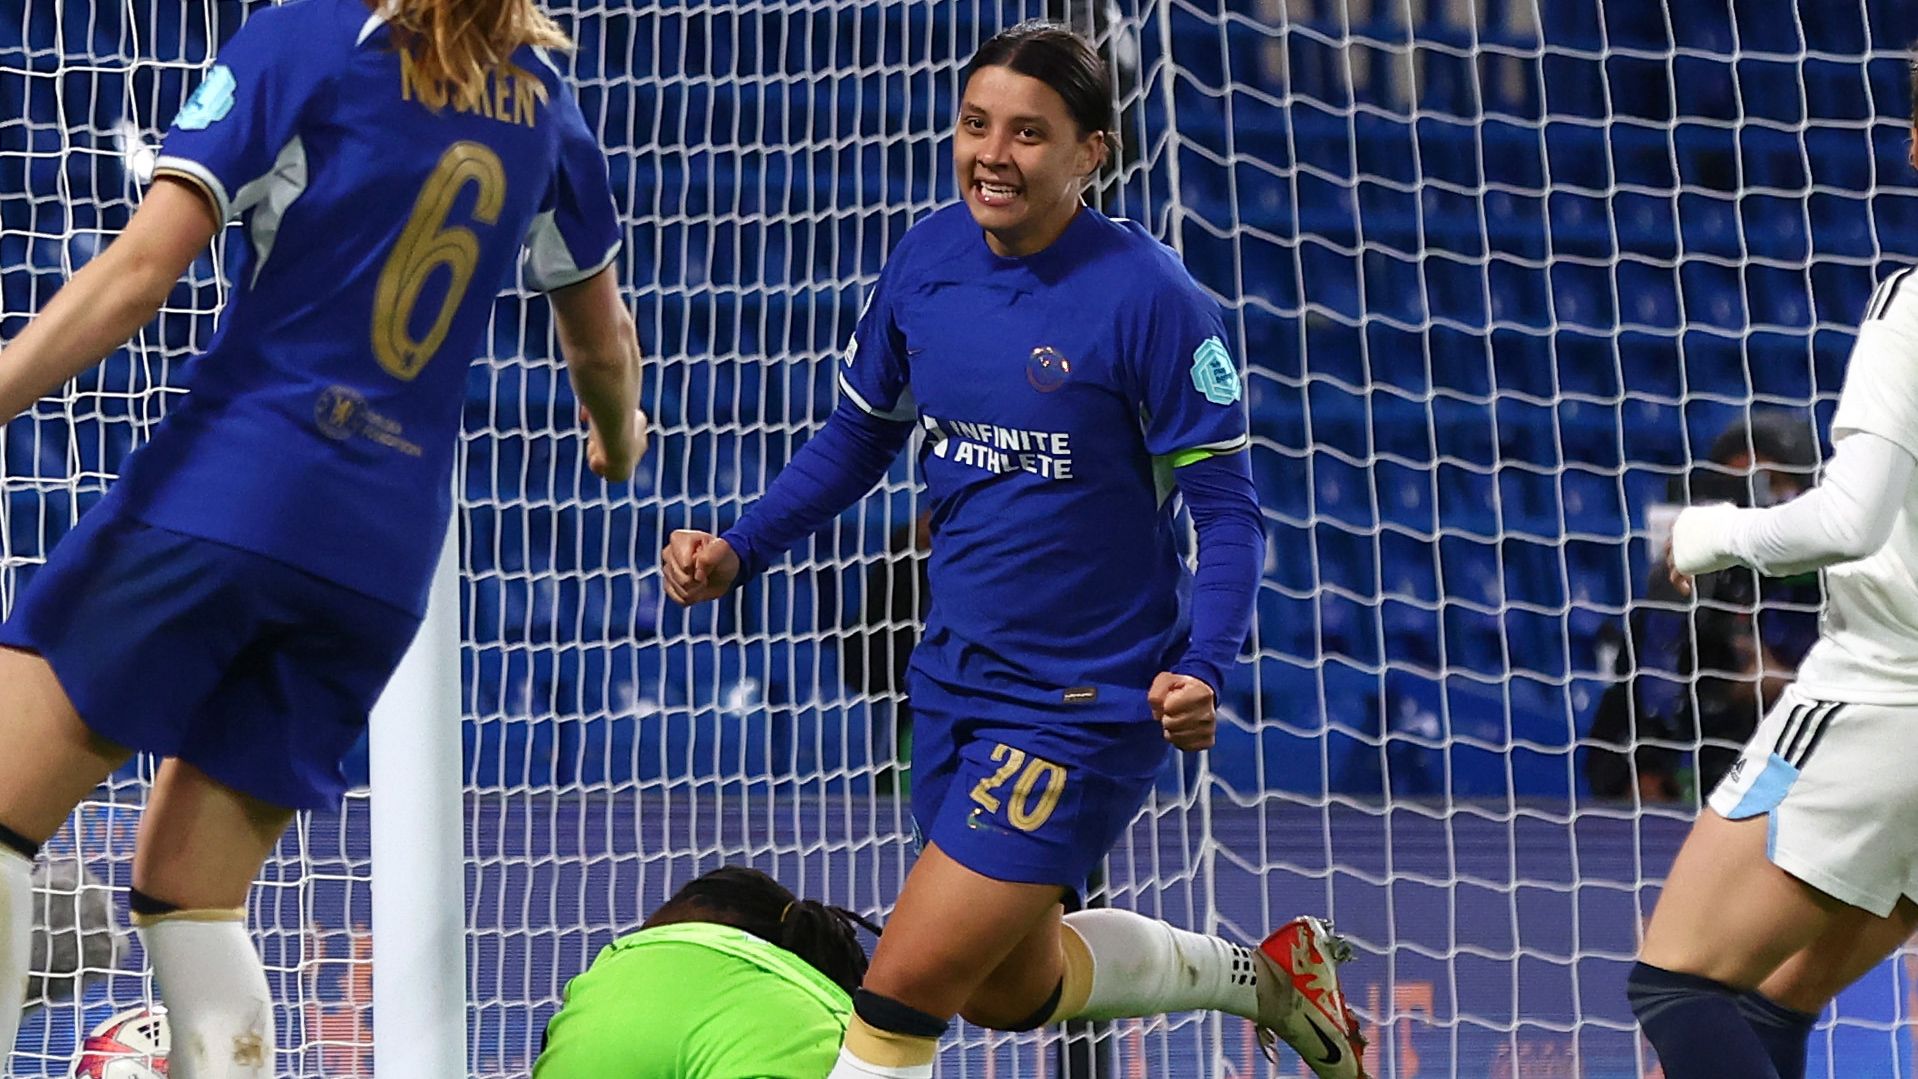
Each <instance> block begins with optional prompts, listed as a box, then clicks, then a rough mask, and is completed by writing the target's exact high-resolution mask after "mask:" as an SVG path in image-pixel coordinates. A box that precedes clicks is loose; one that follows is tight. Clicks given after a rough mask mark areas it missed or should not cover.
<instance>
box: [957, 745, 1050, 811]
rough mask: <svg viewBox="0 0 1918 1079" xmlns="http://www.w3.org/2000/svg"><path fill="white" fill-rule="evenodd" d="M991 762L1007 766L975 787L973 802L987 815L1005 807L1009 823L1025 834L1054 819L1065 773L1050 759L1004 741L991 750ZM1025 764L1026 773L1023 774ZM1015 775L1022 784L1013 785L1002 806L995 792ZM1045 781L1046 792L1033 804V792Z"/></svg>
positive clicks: (1000, 768)
mask: <svg viewBox="0 0 1918 1079" xmlns="http://www.w3.org/2000/svg"><path fill="white" fill-rule="evenodd" d="M992 759H993V760H995V761H1003V762H1004V763H1003V764H1001V765H999V768H998V770H997V771H995V772H993V773H992V774H991V775H989V776H986V777H985V778H983V779H981V780H980V781H979V782H978V783H977V784H976V785H975V786H974V787H973V788H972V800H973V801H974V802H976V803H978V805H979V807H980V808H982V809H984V810H985V811H986V812H988V813H997V812H999V810H1000V807H1001V806H1002V805H1003V806H1004V808H1005V811H1006V822H1007V823H1009V824H1011V825H1012V826H1013V827H1014V828H1017V829H1019V830H1020V831H1022V832H1035V831H1038V830H1039V829H1040V828H1041V827H1043V826H1044V825H1045V823H1046V821H1048V820H1050V819H1051V817H1052V811H1053V810H1055V809H1057V808H1059V796H1060V795H1062V794H1064V793H1065V789H1066V770H1065V769H1064V768H1062V767H1060V766H1059V765H1056V764H1054V763H1052V762H1051V761H1048V760H1041V759H1039V758H1038V757H1031V758H1028V757H1027V755H1026V751H1025V750H1023V749H1014V748H1013V747H1011V746H1009V745H1006V744H1004V743H1003V742H1002V743H1000V744H998V745H995V746H993V747H992ZM1022 765H1023V766H1024V768H1025V770H1024V771H1023V772H1021V771H1020V766H1022ZM1014 772H1019V781H1018V782H1017V783H1014V784H1013V785H1012V794H1011V796H1010V799H1009V800H1008V801H1007V802H1003V803H1002V802H1001V800H1000V797H999V795H998V794H996V793H994V792H995V791H997V790H998V789H999V788H1001V787H1003V786H1005V785H1006V781H1007V780H1009V779H1011V778H1012V774H1013V773H1014ZM1042 782H1043V783H1044V784H1045V790H1043V791H1040V792H1039V804H1038V805H1034V804H1033V803H1032V796H1033V792H1034V791H1035V789H1036V788H1038V787H1039V785H1040V784H1041V783H1042Z"/></svg>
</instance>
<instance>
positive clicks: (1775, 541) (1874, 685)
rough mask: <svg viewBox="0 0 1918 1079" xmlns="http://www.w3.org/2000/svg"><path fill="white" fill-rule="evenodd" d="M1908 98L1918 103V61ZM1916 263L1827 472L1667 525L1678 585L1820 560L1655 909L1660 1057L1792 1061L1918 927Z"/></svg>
mask: <svg viewBox="0 0 1918 1079" xmlns="http://www.w3.org/2000/svg"><path fill="white" fill-rule="evenodd" d="M1912 98H1913V101H1912V105H1913V115H1914V116H1918V69H1914V72H1913V76H1912ZM1913 135H1914V138H1918V129H1914V132H1913ZM1912 163H1913V165H1914V167H1918V151H1915V152H1914V155H1913V162H1912ZM1915 273H1918V272H1915V271H1913V270H1910V269H1904V270H1900V271H1898V272H1897V273H1894V274H1893V275H1891V276H1890V277H1889V278H1887V279H1886V280H1885V282H1884V283H1883V284H1882V285H1880V286H1879V288H1878V291H1877V293H1876V294H1875V295H1874V296H1873V297H1872V301H1871V306H1870V307H1868V308H1867V309H1866V311H1865V321H1864V324H1863V325H1862V326H1860V327H1859V331H1858V342H1857V344H1856V346H1855V347H1854V348H1853V350H1852V354H1851V366H1850V368H1849V369H1848V370H1847V371H1846V374H1845V388H1844V390H1843V392H1842V393H1841V394H1840V395H1839V398H1838V410H1837V412H1835V413H1834V414H1833V415H1832V419H1831V436H1832V441H1833V445H1834V447H1835V452H1834V453H1833V455H1832V458H1831V461H1830V463H1829V464H1828V465H1826V467H1825V474H1824V476H1823V478H1822V479H1821V480H1820V481H1819V484H1818V486H1817V487H1815V488H1813V489H1812V490H1811V491H1809V492H1807V493H1806V494H1803V495H1800V496H1799V497H1798V498H1796V499H1794V500H1793V501H1791V502H1787V503H1785V504H1784V505H1782V506H1774V507H1771V508H1768V509H1738V508H1735V507H1733V506H1730V505H1711V506H1696V507H1693V508H1691V509H1688V510H1686V511H1684V512H1683V513H1681V514H1679V516H1678V520H1677V521H1676V522H1675V523H1674V525H1673V528H1672V547H1671V565H1672V578H1673V581H1674V582H1675V583H1677V584H1678V585H1679V587H1680V589H1681V590H1683V591H1686V592H1689V591H1690V577H1692V576H1695V575H1697V574H1700V573H1709V572H1711V571H1714V570H1719V569H1724V568H1725V567H1727V566H1734V565H1745V566H1751V567H1752V568H1754V569H1756V570H1758V571H1759V572H1760V573H1762V574H1764V575H1765V576H1767V577H1784V576H1790V575H1792V574H1795V573H1803V572H1805V571H1807V570H1812V569H1823V570H1824V571H1825V612H1824V635H1823V636H1822V637H1820V638H1819V640H1818V643H1817V644H1815V645H1813V646H1812V649H1811V651H1810V652H1809V653H1808V654H1807V655H1806V657H1805V660H1804V662H1803V663H1802V664H1800V666H1799V668H1798V681H1797V682H1796V683H1795V684H1793V685H1792V686H1791V687H1790V688H1789V689H1787V690H1786V691H1785V693H1784V695H1783V696H1782V697H1781V698H1780V699H1779V701H1778V703H1777V704H1776V705H1775V706H1774V707H1773V708H1772V710H1771V712H1770V713H1769V714H1768V715H1767V716H1766V717H1765V720H1764V722H1762V723H1761V724H1759V727H1758V730H1757V732H1756V733H1755V734H1754V735H1753V736H1752V739H1751V742H1750V743H1749V744H1747V745H1746V747H1745V752H1744V754H1743V756H1741V757H1740V758H1739V760H1738V762H1737V763H1736V764H1735V765H1734V766H1733V767H1732V770H1731V771H1730V772H1729V773H1727V775H1726V776H1725V779H1724V780H1723V781H1722V782H1720V784H1719V785H1718V787H1717V788H1716V789H1715V790H1713V791H1712V794H1711V804H1710V806H1709V808H1708V809H1706V810H1705V812H1703V813H1701V814H1700V815H1699V818H1698V821H1697V823H1696V824H1694V825H1693V826H1692V833H1691V835H1690V836H1689V837H1688V838H1687V839H1686V840H1685V845H1684V847H1683V848H1681V849H1680V850H1679V852H1678V858H1677V860H1676V861H1675V862H1674V863H1673V864H1672V871H1671V876H1670V878H1669V879H1668V880H1667V881H1666V884H1665V890H1664V893H1663V894H1662V895H1661V896H1660V897H1659V900H1658V908H1657V910H1655V911H1654V912H1653V914H1652V921H1651V925H1650V926H1648V927H1647V928H1646V931H1645V943H1644V946H1643V948H1641V950H1640V953H1639V962H1638V965H1637V966H1636V967H1634V968H1633V970H1632V974H1631V978H1630V981H1629V983H1628V993H1629V995H1630V997H1631V1003H1632V1011H1633V1012H1634V1013H1635V1014H1636V1015H1637V1016H1638V1020H1639V1024H1640V1025H1641V1026H1642V1027H1643V1028H1644V1030H1645V1034H1646V1036H1647V1037H1648V1038H1650V1039H1651V1042H1652V1046H1653V1047H1654V1048H1655V1049H1657V1051H1658V1056H1659V1059H1660V1061H1661V1062H1663V1064H1664V1067H1665V1075H1666V1077H1667V1079H1718V1077H1727V1079H1729V1077H1733V1076H1736V1077H1738V1079H1764V1077H1769V1076H1773V1075H1776V1076H1779V1077H1780V1079H1799V1077H1801V1076H1803V1075H1804V1074H1805V1045H1806V1041H1807V1039H1808V1037H1809V1035H1810V1033H1811V1028H1812V1023H1813V1022H1814V1021H1815V1019H1816V1018H1817V1013H1818V1012H1819V1011H1821V1010H1823V1008H1824V1006H1825V1005H1826V1004H1828V1003H1830V1001H1831V999H1832V998H1833V997H1835V996H1836V995H1837V994H1838V991H1839V990H1841V989H1843V988H1844V987H1845V986H1847V985H1849V984H1851V983H1852V982H1853V981H1856V980H1857V979H1858V978H1859V977H1861V976H1862V975H1863V974H1864V973H1865V972H1866V971H1868V970H1870V969H1871V968H1872V967H1874V966H1876V965H1877V964H1878V963H1879V962H1881V961H1883V959H1884V958H1885V957H1886V956H1887V955H1889V954H1891V952H1892V951H1893V950H1894V949H1895V948H1897V947H1898V946H1899V945H1900V944H1902V943H1903V942H1904V941H1905V940H1906V938H1908V937H1910V936H1911V935H1912V932H1913V930H1914V929H1918V903H1914V902H1913V898H1914V896H1918V775H1914V773H1913V771H1912V769H1911V764H1910V761H1909V760H1907V759H1906V758H1905V756H1904V754H1903V753H1902V752H1899V751H1897V750H1896V749H1895V748H1893V747H1896V746H1899V745H1904V744H1906V743H1907V742H1908V740H1909V737H1910V732H1911V725H1912V723H1913V722H1914V720H1918V590H1915V589H1914V584H1913V582H1914V580H1918V518H1915V517H1914V516H1913V514H1914V512H1918V487H1914V485H1913V483H1912V480H1913V469H1914V467H1915V466H1918V285H1913V284H1912V283H1911V279H1912V277H1913V276H1914V274H1915Z"/></svg>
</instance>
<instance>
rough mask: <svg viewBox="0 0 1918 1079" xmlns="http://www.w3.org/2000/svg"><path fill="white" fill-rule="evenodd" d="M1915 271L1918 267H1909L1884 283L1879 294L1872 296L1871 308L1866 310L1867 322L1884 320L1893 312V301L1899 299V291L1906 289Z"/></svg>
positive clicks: (1886, 279)
mask: <svg viewBox="0 0 1918 1079" xmlns="http://www.w3.org/2000/svg"><path fill="white" fill-rule="evenodd" d="M1914 269H1918V267H1911V266H1907V267H1905V268H1904V269H1902V270H1899V271H1898V272H1897V273H1894V274H1892V275H1891V276H1890V277H1887V278H1885V281H1884V283H1883V284H1881V285H1879V286H1878V291H1877V293H1876V294H1875V295H1873V296H1872V298H1871V306H1870V307H1868V308H1866V309H1865V321H1866V322H1870V321H1872V320H1873V319H1881V318H1884V317H1885V316H1886V315H1887V314H1889V313H1890V312H1891V304H1892V301H1893V300H1896V299H1897V298H1898V290H1899V289H1900V288H1903V287H1904V284H1905V281H1906V279H1908V278H1909V277H1911V274H1912V271H1913V270H1914Z"/></svg>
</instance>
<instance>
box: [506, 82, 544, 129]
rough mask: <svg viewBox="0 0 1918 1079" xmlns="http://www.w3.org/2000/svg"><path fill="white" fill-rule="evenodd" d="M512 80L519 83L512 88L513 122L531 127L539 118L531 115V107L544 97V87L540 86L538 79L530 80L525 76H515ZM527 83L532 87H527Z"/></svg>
mask: <svg viewBox="0 0 1918 1079" xmlns="http://www.w3.org/2000/svg"><path fill="white" fill-rule="evenodd" d="M513 79H514V81H516V82H518V83H519V85H518V86H515V87H514V88H513V106H514V110H515V111H514V115H513V122H514V123H516V124H525V125H526V126H527V127H532V126H534V125H535V124H537V123H538V122H539V117H538V116H536V115H534V113H533V106H534V105H536V104H538V103H539V102H540V100H541V99H542V98H543V97H545V93H544V91H545V89H546V87H544V86H542V85H540V82H539V80H538V79H530V78H527V77H526V76H525V75H520V74H515V75H514V76H513ZM528 83H531V84H532V85H531V86H528V85H527V84H528Z"/></svg>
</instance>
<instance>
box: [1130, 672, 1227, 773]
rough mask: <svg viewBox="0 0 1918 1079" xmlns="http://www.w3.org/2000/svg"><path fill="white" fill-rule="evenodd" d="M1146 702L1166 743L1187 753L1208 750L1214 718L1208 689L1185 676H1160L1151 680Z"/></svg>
mask: <svg viewBox="0 0 1918 1079" xmlns="http://www.w3.org/2000/svg"><path fill="white" fill-rule="evenodd" d="M1146 700H1147V702H1149V703H1150V704H1151V705H1152V717H1153V718H1154V719H1156V720H1158V721H1159V726H1160V727H1162V728H1164V729H1165V740H1166V741H1168V742H1171V743H1172V744H1173V745H1175V746H1177V747H1179V748H1180V749H1182V750H1185V751H1186V752H1187V753H1195V752H1197V751H1199V750H1201V749H1211V748H1212V742H1213V740H1214V737H1213V736H1214V732H1215V730H1216V728H1217V727H1218V714H1217V712H1216V705H1217V702H1216V701H1215V700H1214V699H1213V696H1212V687H1211V686H1208V685H1206V684H1205V683H1204V682H1202V681H1200V680H1199V679H1197V678H1194V677H1192V676H1191V675H1189V674H1173V673H1171V672H1169V671H1167V672H1162V673H1160V674H1159V675H1158V677H1156V678H1154V679H1153V680H1152V688H1151V689H1150V690H1148V691H1147V692H1146Z"/></svg>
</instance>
